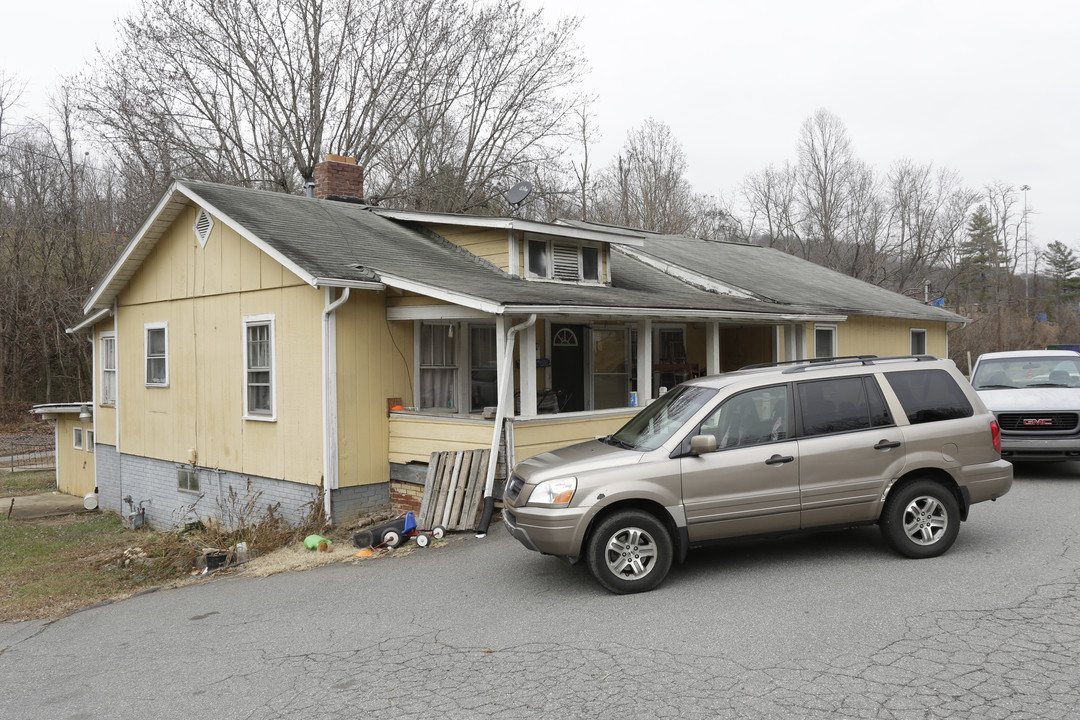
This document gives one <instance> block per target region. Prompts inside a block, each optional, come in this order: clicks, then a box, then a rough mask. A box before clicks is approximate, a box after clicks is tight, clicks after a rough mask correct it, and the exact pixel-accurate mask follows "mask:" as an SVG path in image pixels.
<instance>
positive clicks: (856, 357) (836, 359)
mask: <svg viewBox="0 0 1080 720" xmlns="http://www.w3.org/2000/svg"><path fill="white" fill-rule="evenodd" d="M876 357H877V355H839V356H837V357H822V358H803V359H802V360H778V361H776V362H767V363H754V364H753V365H743V366H742V367H741V368H739V369H740V370H756V369H758V368H769V367H781V366H783V365H806V364H808V363H810V364H813V363H825V362H841V361H844V362H847V361H851V360H867V359H869V358H876Z"/></svg>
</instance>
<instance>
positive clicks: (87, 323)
mask: <svg viewBox="0 0 1080 720" xmlns="http://www.w3.org/2000/svg"><path fill="white" fill-rule="evenodd" d="M112 314H113V311H112V308H103V309H101V310H98V311H97V312H96V313H94V314H93V315H91V316H90V317H88V318H86V319H85V320H83V321H82V322H81V323H79V324H78V325H76V326H75V327H69V328H67V329H66V330H64V332H66V333H67V334H69V335H74V334H75V333H77V332H81V331H82V330H85V329H86V328H88V327H89V328H93V326H94V325H97V323H98V321H99V320H101V319H102V318H104V317H106V316H108V315H112ZM91 335H93V333H92V332H91ZM91 342H93V341H91Z"/></svg>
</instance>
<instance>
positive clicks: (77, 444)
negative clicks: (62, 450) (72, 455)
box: [71, 427, 83, 450]
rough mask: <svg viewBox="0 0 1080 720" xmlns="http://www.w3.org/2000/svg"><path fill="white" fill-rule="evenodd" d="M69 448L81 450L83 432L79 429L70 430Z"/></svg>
mask: <svg viewBox="0 0 1080 720" xmlns="http://www.w3.org/2000/svg"><path fill="white" fill-rule="evenodd" d="M71 447H73V448H75V449H76V450H82V449H83V432H82V428H81V427H73V428H71Z"/></svg>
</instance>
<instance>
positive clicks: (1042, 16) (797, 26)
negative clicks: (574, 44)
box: [0, 0, 1080, 248]
mask: <svg viewBox="0 0 1080 720" xmlns="http://www.w3.org/2000/svg"><path fill="white" fill-rule="evenodd" d="M528 2H529V4H530V5H533V6H541V7H544V8H545V11H546V13H547V14H548V15H550V16H551V17H553V18H554V17H558V16H563V15H567V14H577V15H581V16H582V18H583V20H582V24H581V28H580V31H579V34H578V40H579V42H580V44H581V45H582V47H583V48H584V51H585V54H586V56H587V57H588V60H589V64H590V66H591V71H590V73H589V74H588V76H587V77H586V87H587V89H589V90H590V91H591V92H593V93H595V94H596V95H597V96H598V102H597V103H596V104H595V106H594V110H595V112H596V122H597V125H598V127H599V130H600V133H601V135H602V137H601V139H600V142H599V143H598V144H597V145H596V147H595V148H594V153H595V155H594V158H596V159H597V160H598V162H600V163H606V162H607V161H608V160H609V159H610V158H611V157H612V156H613V155H614V154H615V152H617V151H618V149H619V147H620V146H621V144H622V142H623V140H624V139H625V137H626V132H627V130H629V129H630V128H633V127H636V126H638V125H640V124H641V123H642V122H643V121H644V120H645V119H646V118H648V117H653V118H656V119H657V120H661V121H663V122H665V123H667V124H668V125H669V126H670V127H671V128H672V130H673V132H674V133H675V136H676V137H677V138H678V139H679V140H680V142H681V143H682V145H683V149H684V151H685V153H686V156H687V160H688V161H689V166H690V167H689V178H690V181H691V182H692V183H693V184H694V186H695V188H696V189H697V190H698V191H699V192H708V193H714V194H718V193H719V194H724V195H727V196H732V195H734V194H735V192H736V190H737V187H738V185H739V183H740V182H741V181H742V179H743V178H744V177H745V176H746V175H747V174H749V173H751V172H756V171H758V170H760V169H762V168H763V167H765V166H766V165H768V164H769V163H782V162H784V161H785V160H789V159H790V160H793V159H794V157H795V145H796V141H797V139H798V133H799V127H800V125H801V124H802V122H803V120H805V119H806V118H807V117H808V116H809V115H811V114H812V113H813V112H814V111H815V110H816V109H818V108H826V109H828V110H830V111H831V112H832V113H834V114H835V115H837V116H838V117H839V118H840V119H841V120H842V121H843V122H844V124H845V125H846V126H847V129H848V134H849V136H850V138H851V141H852V144H853V147H854V150H855V153H856V154H857V155H858V156H859V157H860V158H861V159H863V160H865V161H867V162H869V163H870V164H871V165H873V166H875V167H876V168H877V169H878V170H879V171H880V172H882V173H884V172H885V171H887V170H888V168H889V166H890V165H891V164H892V163H893V162H895V161H896V160H899V159H902V158H910V159H912V160H915V161H917V162H930V163H933V164H934V165H935V166H937V167H948V168H951V169H954V170H956V171H957V172H959V173H960V175H961V176H962V177H963V178H964V180H965V181H966V182H967V183H968V184H969V185H972V186H974V187H981V186H983V185H985V184H987V183H990V182H993V181H1002V182H1006V183H1010V184H1012V185H1014V186H1016V187H1017V188H1019V187H1020V186H1021V185H1023V184H1027V185H1030V186H1031V190H1030V191H1029V192H1028V203H1029V205H1030V207H1031V208H1032V210H1033V211H1034V213H1035V214H1033V216H1032V218H1031V222H1030V225H1029V231H1030V235H1031V239H1032V241H1038V242H1039V243H1040V244H1045V243H1047V242H1049V241H1051V240H1061V241H1062V242H1064V243H1066V244H1068V245H1071V246H1074V247H1077V248H1080V211H1078V208H1077V200H1078V199H1080V180H1078V178H1080V90H1078V88H1080V83H1078V77H1080V42H1078V40H1077V36H1078V35H1080V3H1077V2H1075V0H1073V1H1071V2H1070V1H1066V0H1052V1H1051V0H1027V2H1024V3H1018V2H1015V1H1011V2H1006V1H1004V0H937V1H930V0H906V1H905V0H873V1H870V0H783V1H780V0H772V1H757V2H755V1H753V0H735V1H733V0H716V1H714V2H686V1H682V2H680V1H677V0H668V2H657V1H655V0H654V1H652V2H638V1H636V0H621V1H619V2H616V1H615V0H584V1H583V0H528ZM137 5H138V3H137V0H94V2H86V1H85V0H83V1H82V2H75V1H74V0H55V1H54V2H51V3H43V2H37V3H27V2H22V3H7V6H6V7H5V9H4V12H3V23H2V26H0V71H2V72H4V73H6V74H8V75H15V76H17V77H18V78H20V79H21V80H22V81H23V82H25V83H26V91H25V93H24V96H23V99H24V103H23V104H24V105H25V106H26V107H27V108H28V109H33V110H35V111H39V110H40V108H43V107H44V104H45V102H46V98H47V95H48V93H49V92H50V91H52V89H53V88H55V87H56V85H57V83H58V81H59V78H60V77H61V76H62V75H64V74H72V73H75V72H78V71H79V70H80V69H81V68H82V67H83V65H84V63H85V62H86V61H87V60H88V59H89V58H91V57H92V55H93V52H94V48H95V47H99V46H100V47H104V48H108V47H112V46H113V44H114V42H115V36H116V32H115V27H114V22H115V21H116V19H118V18H119V17H121V16H123V15H124V14H126V13H128V12H131V11H132V10H133V9H134V8H136V7H137Z"/></svg>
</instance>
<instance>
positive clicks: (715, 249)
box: [564, 221, 966, 322]
mask: <svg viewBox="0 0 1080 720" xmlns="http://www.w3.org/2000/svg"><path fill="white" fill-rule="evenodd" d="M564 223H565V224H569V225H573V226H575V227H590V226H592V223H581V222H566V221H564ZM630 252H632V253H633V254H635V255H644V256H649V257H652V258H655V259H657V260H661V261H663V262H665V263H670V264H672V265H677V266H679V267H681V268H684V269H686V270H688V271H691V272H694V273H698V274H700V275H703V276H707V277H709V278H712V279H714V280H717V281H719V282H721V283H723V284H725V285H728V286H730V287H732V288H738V289H740V290H743V291H746V292H748V293H751V294H753V295H755V296H756V297H760V298H767V299H769V300H771V301H773V302H776V303H781V304H787V305H796V306H810V307H814V308H816V309H818V310H820V311H823V312H835V313H846V314H853V315H871V316H876V317H895V318H910V319H919V320H931V321H937V322H963V321H965V320H966V318H964V317H963V316H961V315H957V314H955V313H952V312H949V311H948V310H944V309H942V308H937V307H933V306H930V305H926V304H924V303H922V302H919V301H918V300H915V299H913V298H910V297H906V296H904V295H901V294H899V293H895V292H893V291H892V290H887V289H885V288H882V287H878V286H877V285H873V284H872V283H868V282H864V281H862V280H858V279H856V278H853V277H851V276H849V275H844V274H843V273H839V272H836V271H835V270H830V269H829V268H827V267H823V266H821V265H817V264H815V263H812V262H808V261H806V260H803V259H801V258H798V257H795V256H793V255H788V254H787V253H785V252H781V251H780V250H775V249H773V248H767V247H761V246H760V245H749V244H745V243H732V242H714V241H707V240H697V239H694V238H688V237H684V236H679V235H661V234H657V233H649V234H647V235H646V240H645V245H644V247H642V248H634V249H633V250H631V251H630Z"/></svg>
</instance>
